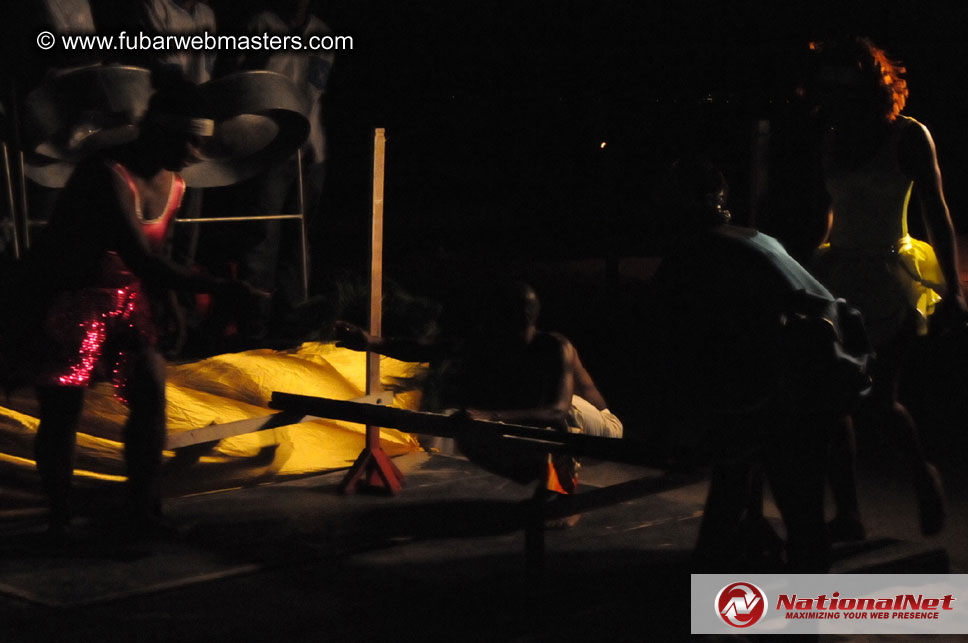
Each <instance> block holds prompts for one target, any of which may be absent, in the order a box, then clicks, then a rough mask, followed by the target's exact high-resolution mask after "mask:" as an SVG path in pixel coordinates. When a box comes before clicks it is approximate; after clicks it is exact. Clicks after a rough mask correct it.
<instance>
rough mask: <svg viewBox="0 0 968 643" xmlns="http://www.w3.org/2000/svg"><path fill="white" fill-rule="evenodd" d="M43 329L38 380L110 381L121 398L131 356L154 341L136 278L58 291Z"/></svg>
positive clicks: (75, 383) (148, 309) (46, 382)
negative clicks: (111, 284) (116, 284)
mask: <svg viewBox="0 0 968 643" xmlns="http://www.w3.org/2000/svg"><path fill="white" fill-rule="evenodd" d="M44 331H45V332H44V334H45V335H46V337H47V341H48V345H47V347H46V348H47V350H46V352H47V359H45V360H44V367H43V369H42V372H41V374H40V377H39V378H38V379H39V381H38V383H39V384H41V385H45V386H82V387H86V386H89V385H90V384H91V383H92V382H95V381H110V382H111V383H112V384H114V387H115V389H116V392H117V395H118V397H119V398H121V399H122V400H124V399H125V395H124V394H125V389H126V385H127V381H128V376H129V371H130V368H131V365H132V364H133V358H135V357H137V356H138V355H140V354H141V353H142V352H143V351H144V350H145V349H146V348H148V347H151V346H154V345H155V343H156V341H157V332H156V330H155V326H154V322H153V321H152V317H151V306H150V303H149V301H148V298H147V297H146V296H145V293H144V291H143V290H142V289H141V285H140V283H138V282H137V281H135V282H133V283H131V284H129V285H126V286H120V287H115V288H84V289H82V290H77V291H69V292H64V293H60V294H58V295H57V296H56V297H55V298H54V300H53V302H52V304H51V306H50V308H49V309H48V313H47V317H46V320H45V327H44Z"/></svg>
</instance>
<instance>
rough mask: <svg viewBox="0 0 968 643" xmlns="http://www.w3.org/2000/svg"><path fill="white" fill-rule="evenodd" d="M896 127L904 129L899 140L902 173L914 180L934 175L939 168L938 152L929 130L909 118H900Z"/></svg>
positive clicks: (899, 161) (899, 159)
mask: <svg viewBox="0 0 968 643" xmlns="http://www.w3.org/2000/svg"><path fill="white" fill-rule="evenodd" d="M896 126H897V127H900V128H902V129H901V131H900V137H899V139H898V163H899V165H900V167H901V171H903V172H904V173H905V174H907V175H908V176H910V177H912V178H914V179H917V178H919V177H924V176H925V175H931V174H933V173H934V172H935V171H936V168H937V152H936V151H935V147H934V139H933V138H932V137H931V132H930V131H929V130H928V128H927V127H926V126H925V125H924V124H923V123H921V122H919V121H916V120H915V119H913V118H911V117H909V116H900V117H898V121H897V124H896Z"/></svg>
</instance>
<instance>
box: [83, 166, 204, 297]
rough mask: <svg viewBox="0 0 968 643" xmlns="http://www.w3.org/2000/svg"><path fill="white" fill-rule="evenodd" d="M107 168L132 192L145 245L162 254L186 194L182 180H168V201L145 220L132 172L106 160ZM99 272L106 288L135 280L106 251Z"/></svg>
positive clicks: (115, 254) (124, 267)
mask: <svg viewBox="0 0 968 643" xmlns="http://www.w3.org/2000/svg"><path fill="white" fill-rule="evenodd" d="M107 165H108V167H110V168H111V169H112V170H114V171H115V172H116V173H117V174H118V176H120V177H121V178H122V179H123V180H124V182H125V183H127V185H128V187H129V188H130V189H131V194H132V196H133V197H134V212H135V215H136V216H137V217H138V221H139V222H140V223H141V226H140V227H141V232H142V234H144V236H145V240H146V241H147V242H148V249H149V251H150V252H153V253H157V252H161V251H162V250H163V249H164V246H165V239H166V238H167V236H168V227H169V226H170V225H171V223H172V221H173V220H174V218H175V213H176V212H178V208H179V207H180V206H181V201H182V197H183V196H184V194H185V180H184V179H182V177H181V176H179V175H178V174H174V175H173V176H172V180H171V188H170V189H169V191H168V201H167V202H166V203H165V207H164V209H163V210H162V213H161V214H160V215H159V216H157V217H155V218H154V219H145V218H144V215H143V213H142V203H141V194H140V192H138V186H137V184H135V182H134V179H133V178H132V177H131V173H130V172H129V171H128V169H127V168H125V167H124V166H123V165H121V164H120V163H118V162H117V161H108V162H107ZM101 273H102V275H103V279H104V283H103V284H102V285H103V286H107V287H112V288H113V287H118V286H126V285H128V284H131V283H132V282H134V281H137V278H136V277H135V276H134V275H133V274H132V273H131V271H130V270H129V269H128V267H127V266H126V265H125V264H124V261H123V260H122V259H121V256H120V255H118V253H117V252H114V251H110V252H108V254H107V256H106V257H105V260H104V262H103V263H102V269H101Z"/></svg>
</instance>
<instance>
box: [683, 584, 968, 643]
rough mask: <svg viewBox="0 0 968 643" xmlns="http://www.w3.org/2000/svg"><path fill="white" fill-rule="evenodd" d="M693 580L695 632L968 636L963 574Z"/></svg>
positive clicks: (967, 601)
mask: <svg viewBox="0 0 968 643" xmlns="http://www.w3.org/2000/svg"><path fill="white" fill-rule="evenodd" d="M691 578H692V580H691V585H692V586H691V589H690V599H691V600H690V607H689V611H690V623H691V625H690V631H691V632H692V633H693V634H729V633H730V632H732V633H734V634H744V635H745V634H750V633H757V632H760V633H769V634H797V635H798V634H817V633H820V634H878V635H880V634H885V635H888V634H908V635H910V634H968V599H966V598H965V597H966V596H968V574H758V573H742V575H740V574H692V575H691ZM710 608H712V609H710Z"/></svg>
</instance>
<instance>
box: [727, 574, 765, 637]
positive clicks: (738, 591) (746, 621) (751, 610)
mask: <svg viewBox="0 0 968 643" xmlns="http://www.w3.org/2000/svg"><path fill="white" fill-rule="evenodd" d="M716 613H717V614H719V618H721V619H723V621H725V622H726V624H727V625H730V626H732V627H749V626H750V625H754V624H755V623H757V622H758V621H759V620H760V619H761V618H763V615H764V614H766V594H764V593H763V590H762V589H760V588H759V587H757V586H756V585H754V584H753V583H733V584H732V585H727V586H726V587H724V588H722V589H721V590H719V593H718V594H716Z"/></svg>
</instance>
